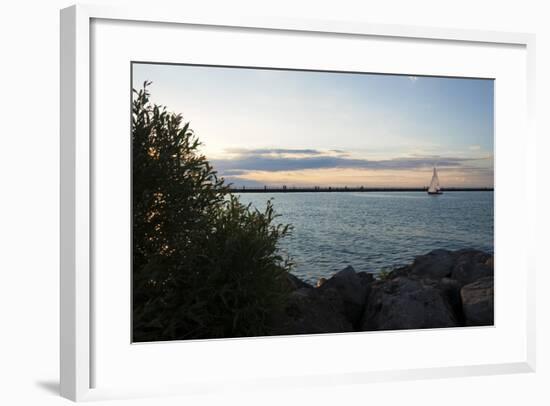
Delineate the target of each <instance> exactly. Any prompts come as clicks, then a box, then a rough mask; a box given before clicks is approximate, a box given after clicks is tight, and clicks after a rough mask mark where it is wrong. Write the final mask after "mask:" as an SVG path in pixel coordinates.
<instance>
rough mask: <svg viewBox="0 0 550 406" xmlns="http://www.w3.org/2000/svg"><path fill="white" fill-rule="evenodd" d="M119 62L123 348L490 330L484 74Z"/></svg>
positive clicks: (488, 123) (489, 164) (490, 112)
mask: <svg viewBox="0 0 550 406" xmlns="http://www.w3.org/2000/svg"><path fill="white" fill-rule="evenodd" d="M130 69H131V84H130V89H129V94H130V103H131V161H132V163H131V187H132V193H131V199H132V202H131V208H132V213H131V235H132V247H131V248H132V249H131V256H132V258H131V263H132V273H131V279H132V280H131V286H132V310H131V313H132V314H131V316H132V342H134V343H138V342H157V341H172V340H203V339H224V338H226V339H227V338H242V337H266V336H289V335H303V334H329V333H330V334H334V333H348V334H349V333H359V332H376V331H388V330H421V329H435V328H451V327H454V328H457V327H458V328H468V327H473V326H477V327H479V326H487V327H492V326H493V325H494V287H493V286H494V283H493V281H494V160H495V154H494V147H495V146H494V79H492V78H479V77H442V76H419V75H404V74H388V73H384V72H352V71H322V70H306V69H280V68H272V67H251V66H215V65H191V64H168V63H157V62H137V61H134V62H132V63H131V67H130Z"/></svg>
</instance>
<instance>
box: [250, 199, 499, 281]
mask: <svg viewBox="0 0 550 406" xmlns="http://www.w3.org/2000/svg"><path fill="white" fill-rule="evenodd" d="M239 197H240V200H241V202H243V203H245V204H247V203H251V204H252V206H253V207H256V208H258V209H259V210H264V209H265V207H266V202H267V200H269V199H272V201H273V205H274V208H275V211H276V212H277V213H278V214H280V215H281V216H280V217H279V218H278V219H277V221H278V222H280V223H285V224H292V225H293V227H294V229H293V231H292V234H291V235H290V236H287V237H286V238H284V239H283V240H282V241H281V243H280V249H281V251H282V252H283V253H284V254H285V256H286V255H289V256H290V257H291V258H292V259H293V262H295V266H294V270H293V271H292V272H293V273H294V274H295V275H296V276H298V277H300V278H302V279H303V280H306V281H308V282H310V283H315V282H316V281H317V280H318V279H319V278H320V277H325V278H328V277H330V276H331V275H333V274H334V273H336V272H338V271H339V270H341V269H343V268H344V267H346V266H347V265H351V266H353V268H354V269H355V270H356V271H367V272H371V273H374V274H377V273H378V272H380V271H381V270H389V269H392V268H394V267H396V266H398V265H403V264H407V263H410V262H411V261H412V260H413V259H414V257H415V256H417V255H421V254H425V253H427V252H429V251H431V250H434V249H438V248H446V249H450V250H455V249H460V248H477V249H481V250H484V251H487V252H493V201H494V200H493V192H446V193H444V194H442V195H438V196H429V195H428V194H427V193H425V192H357V193H354V192H344V193H338V192H332V193H328V192H326V193H325V192H317V193H272V194H270V193H242V194H240V195H239Z"/></svg>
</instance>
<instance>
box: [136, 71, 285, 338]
mask: <svg viewBox="0 0 550 406" xmlns="http://www.w3.org/2000/svg"><path fill="white" fill-rule="evenodd" d="M149 85H150V83H148V82H146V83H144V86H143V89H141V90H139V91H136V90H134V100H133V104H132V146H133V147H132V148H133V151H132V158H133V162H132V171H133V172H132V176H133V179H132V185H133V190H132V200H133V202H132V207H133V225H132V227H133V286H132V288H133V339H134V341H157V340H173V339H190V338H214V337H238V336H254V335H262V334H266V333H267V331H268V328H269V315H270V314H272V313H273V312H275V311H277V310H278V309H279V308H280V307H281V306H282V305H283V304H284V302H285V299H286V297H287V294H288V283H287V279H286V273H287V272H288V271H289V269H290V266H291V265H290V262H288V261H287V260H283V258H281V256H280V255H279V254H278V250H277V246H278V242H279V240H280V239H281V238H282V237H284V236H285V235H287V234H288V233H289V231H290V227H289V226H288V225H281V224H275V219H276V218H277V215H276V214H275V213H274V210H273V206H272V204H271V202H268V204H267V207H266V209H265V211H262V212H260V211H258V210H257V209H253V208H252V207H251V206H250V205H249V206H245V205H243V204H241V203H240V202H239V200H238V198H237V197H235V196H233V195H231V194H230V193H229V191H228V186H227V185H226V184H225V182H224V180H223V178H219V177H218V176H217V173H216V172H215V171H214V169H213V168H212V166H211V165H210V164H209V162H208V160H207V159H206V157H205V156H204V155H201V154H200V152H199V148H200V145H201V143H200V141H199V139H198V137H197V136H196V135H195V134H194V133H193V131H192V130H191V129H190V128H189V123H185V124H184V122H183V120H182V116H181V115H179V114H173V113H168V112H167V111H166V108H165V107H161V106H158V105H154V104H152V103H151V102H150V101H149V97H150V95H149V92H148V90H147V88H148V86H149Z"/></svg>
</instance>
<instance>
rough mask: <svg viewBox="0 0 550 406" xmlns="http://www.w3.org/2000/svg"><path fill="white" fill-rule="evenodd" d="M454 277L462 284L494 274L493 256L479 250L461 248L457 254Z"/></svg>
mask: <svg viewBox="0 0 550 406" xmlns="http://www.w3.org/2000/svg"><path fill="white" fill-rule="evenodd" d="M455 256H456V260H455V265H454V267H453V272H452V278H453V279H455V280H457V281H459V282H460V283H461V284H462V285H466V284H468V283H472V282H474V281H476V280H478V279H480V278H484V277H489V276H493V256H492V255H490V254H487V253H485V252H483V251H478V250H460V251H457V252H456V254H455Z"/></svg>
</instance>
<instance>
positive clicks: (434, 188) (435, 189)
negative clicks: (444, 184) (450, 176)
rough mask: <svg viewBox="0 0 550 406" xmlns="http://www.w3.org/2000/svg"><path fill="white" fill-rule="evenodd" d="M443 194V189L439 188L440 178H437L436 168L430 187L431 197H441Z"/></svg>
mask: <svg viewBox="0 0 550 406" xmlns="http://www.w3.org/2000/svg"><path fill="white" fill-rule="evenodd" d="M442 193H443V192H442V191H441V187H439V177H438V176H437V169H436V168H435V166H434V173H433V175H432V181H431V182H430V187H428V194H429V195H440V194H442Z"/></svg>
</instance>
